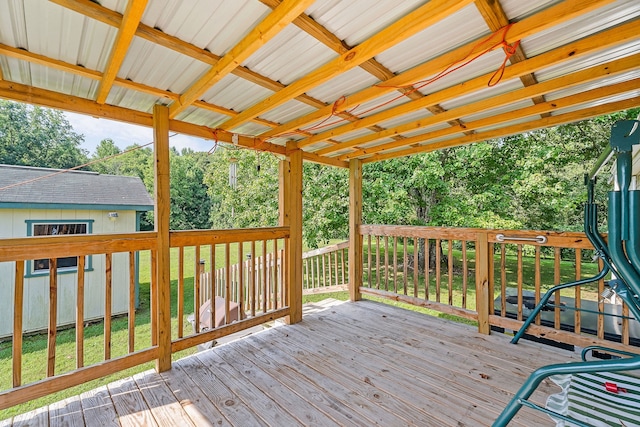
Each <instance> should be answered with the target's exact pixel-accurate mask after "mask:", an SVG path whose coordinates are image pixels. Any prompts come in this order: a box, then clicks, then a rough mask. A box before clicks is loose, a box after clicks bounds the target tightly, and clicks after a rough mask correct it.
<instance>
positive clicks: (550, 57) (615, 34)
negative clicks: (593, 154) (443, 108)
mask: <svg viewBox="0 0 640 427" xmlns="http://www.w3.org/2000/svg"><path fill="white" fill-rule="evenodd" d="M637 31H640V22H634V23H631V24H627V25H625V26H622V27H621V28H614V29H610V30H607V31H603V32H602V33H598V34H596V35H593V36H590V37H587V38H585V39H582V40H579V41H577V42H574V43H571V44H569V45H566V46H562V47H559V48H556V49H554V50H552V51H549V52H546V53H543V54H540V55H538V56H536V57H534V58H530V59H527V60H526V61H522V62H519V63H517V64H514V65H511V66H509V67H507V68H506V69H505V72H504V77H503V79H504V80H509V79H511V78H515V77H521V76H522V75H526V74H527V73H531V72H534V71H538V70H540V69H543V68H547V67H550V66H552V65H554V64H557V63H558V62H560V61H562V60H565V59H566V58H567V57H570V56H576V55H585V54H587V53H591V52H594V51H598V50H601V49H602V48H603V44H604V43H610V44H617V43H621V42H624V41H628V40H629V39H630V38H636V37H637ZM492 75H493V73H491V72H490V73H487V74H484V75H482V76H479V77H476V78H474V79H471V80H468V81H466V82H463V83H460V84H458V85H455V86H451V87H448V88H446V89H443V90H440V91H438V92H434V93H431V94H429V95H428V96H426V97H424V98H422V99H420V100H415V101H410V102H406V103H404V104H401V105H398V106H396V107H392V108H389V109H386V110H384V111H381V112H379V113H376V114H372V115H370V116H368V117H365V118H362V119H360V120H358V121H355V122H352V123H348V124H345V125H342V126H338V127H336V128H333V129H331V130H329V131H326V132H322V133H319V134H317V135H314V136H313V137H310V138H306V139H303V140H300V141H298V146H300V147H305V146H308V145H310V144H314V143H317V142H320V141H323V140H325V139H326V138H333V137H337V136H340V135H343V134H345V133H349V132H353V131H355V130H358V129H362V128H364V127H367V126H369V125H370V124H372V123H379V122H383V121H386V120H389V119H392V118H394V117H398V116H402V115H404V114H407V113H410V112H412V111H416V110H418V109H420V108H425V107H427V106H429V105H437V103H440V102H445V101H449V100H451V99H455V98H457V97H460V96H463V95H466V94H469V93H473V92H475V91H478V90H481V89H484V88H486V85H487V81H489V79H490V78H491V76H492ZM535 96H537V95H532V97H535ZM447 113H448V116H439V117H438V118H435V117H432V118H428V120H436V121H438V122H439V123H441V122H444V121H445V120H442V121H440V120H439V118H446V120H447V121H448V120H452V119H455V118H456V117H453V116H451V112H450V111H448V112H447ZM382 132H383V133H379V134H380V135H386V136H392V135H396V133H394V132H390V131H389V129H386V130H384V131H382ZM363 141H364V140H357V142H355V143H354V145H358V144H362V143H363ZM364 142H367V141H364ZM348 146H349V145H348V144H347V143H342V144H338V145H334V146H333V147H329V148H326V149H322V150H319V151H317V154H320V155H324V154H327V153H330V152H333V151H336V150H338V149H342V148H346V147H348ZM334 147H335V149H334Z"/></svg>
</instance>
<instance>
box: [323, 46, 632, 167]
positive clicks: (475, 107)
mask: <svg viewBox="0 0 640 427" xmlns="http://www.w3.org/2000/svg"><path fill="white" fill-rule="evenodd" d="M637 68H640V54H636V55H632V56H628V57H626V58H622V59H618V60H616V61H611V62H608V63H605V64H599V65H596V66H594V67H591V68H586V69H582V70H580V71H577V72H575V73H572V74H567V75H564V76H561V77H557V78H555V79H551V80H547V81H545V82H542V83H537V84H535V85H532V86H528V87H524V88H522V89H518V90H515V91H512V92H508V93H505V94H502V95H498V96H495V97H493V98H486V99H483V100H481V101H477V102H473V103H471V104H467V105H464V106H462V107H458V108H454V109H451V110H449V111H447V112H445V113H442V114H440V115H438V116H431V117H425V118H423V119H420V120H417V121H414V122H409V123H405V124H402V125H400V126H397V127H395V128H391V129H387V130H385V131H382V132H378V133H377V134H374V135H367V136H364V137H360V138H355V139H353V140H350V141H346V142H344V143H341V144H338V145H336V146H331V147H327V148H325V149H322V150H319V151H318V152H317V154H319V155H325V154H327V153H331V152H334V151H337V150H340V149H344V148H347V147H353V146H355V145H362V144H365V143H368V142H371V141H375V140H378V139H382V138H385V137H387V136H389V135H392V134H401V133H404V132H409V131H414V130H417V129H422V128H425V127H429V126H434V125H437V124H439V123H443V122H444V121H446V120H447V119H450V118H461V117H464V116H467V115H470V114H473V113H477V112H480V111H486V110H491V109H494V108H498V107H501V106H504V105H508V104H512V103H515V102H518V101H522V100H526V99H529V98H532V97H534V96H540V95H544V94H547V93H551V92H554V91H557V90H561V89H567V88H570V87H573V86H576V85H580V84H585V83H588V82H591V81H596V80H599V79H602V78H603V77H610V76H614V75H617V74H621V73H624V72H628V71H630V70H634V69H637ZM617 88H621V89H617ZM624 88H625V86H624V85H623V86H618V85H614V86H613V87H612V88H610V87H607V86H604V87H602V88H600V89H602V90H601V91H600V92H594V91H589V92H588V93H589V94H591V95H592V96H598V94H603V96H606V95H607V94H608V95H611V93H610V92H611V91H615V90H621V91H625V90H630V89H624ZM593 94H596V95H593ZM570 99H571V100H573V101H569V102H575V103H582V102H585V100H590V98H589V96H588V95H584V94H583V96H582V97H579V96H578V97H570ZM561 105H562V104H561V103H559V102H556V101H553V102H549V103H546V102H545V103H542V104H537V105H534V107H529V108H522V109H520V110H514V111H511V112H508V113H505V114H501V115H498V116H497V117H498V119H497V120H496V121H495V122H494V123H492V125H494V124H497V123H500V122H502V121H507V120H515V119H518V118H521V117H526V116H528V115H530V114H531V112H532V111H536V110H538V111H539V112H536V113H534V114H541V113H547V112H551V111H553V110H555V109H558V108H563V107H564V106H561ZM501 117H504V118H507V120H502V119H500V118H501ZM486 120H487V119H485V121H486ZM488 120H491V118H489V119H488ZM479 122H482V120H480V121H479ZM478 127H482V126H475V128H476V129H477V128H478ZM473 128H474V126H472V125H470V124H469V123H466V124H465V125H464V127H460V128H458V129H445V130H444V131H445V132H448V131H453V132H454V133H455V132H462V131H467V130H472V129H473ZM438 132H440V131H435V132H433V133H429V134H424V135H416V136H413V137H410V138H406V139H403V140H400V141H394V142H391V143H387V144H381V145H379V146H376V147H372V148H370V149H368V152H369V153H372V152H379V151H384V150H387V149H391V148H397V147H401V146H405V145H410V144H413V143H415V142H422V141H425V140H427V139H431V138H436V137H437V136H432V135H434V134H437V133H438ZM360 151H367V149H364V150H360ZM347 156H349V155H347ZM342 160H344V158H342Z"/></svg>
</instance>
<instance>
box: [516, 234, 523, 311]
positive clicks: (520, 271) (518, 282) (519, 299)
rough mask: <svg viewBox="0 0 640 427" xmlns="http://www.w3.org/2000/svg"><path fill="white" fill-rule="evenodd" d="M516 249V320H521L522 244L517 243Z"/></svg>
mask: <svg viewBox="0 0 640 427" xmlns="http://www.w3.org/2000/svg"><path fill="white" fill-rule="evenodd" d="M517 249H518V266H517V277H518V279H517V280H518V281H517V286H518V320H522V307H523V302H524V295H523V293H522V292H523V290H522V283H523V279H522V276H523V274H522V245H520V244H518V245H517Z"/></svg>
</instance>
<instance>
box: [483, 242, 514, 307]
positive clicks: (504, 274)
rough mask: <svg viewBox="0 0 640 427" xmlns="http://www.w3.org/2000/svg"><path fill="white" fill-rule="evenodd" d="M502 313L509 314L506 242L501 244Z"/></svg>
mask: <svg viewBox="0 0 640 427" xmlns="http://www.w3.org/2000/svg"><path fill="white" fill-rule="evenodd" d="M476 292H477V290H476ZM500 315H501V316H502V317H505V316H506V315H507V247H506V245H505V244H504V243H501V244H500Z"/></svg>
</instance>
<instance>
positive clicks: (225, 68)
mask: <svg viewBox="0 0 640 427" xmlns="http://www.w3.org/2000/svg"><path fill="white" fill-rule="evenodd" d="M312 3H313V0H284V1H283V2H282V3H281V4H280V5H279V6H278V7H277V8H275V9H274V11H273V12H271V13H270V14H269V15H268V16H267V17H266V18H265V19H264V20H263V21H262V22H261V23H260V24H258V25H257V26H256V27H255V28H254V29H253V30H251V31H250V32H249V34H247V35H246V36H245V37H244V38H243V39H242V40H240V42H239V43H238V44H236V45H235V46H234V47H233V48H232V49H231V50H230V51H229V52H228V53H227V54H226V55H224V56H223V57H222V58H221V59H220V61H218V63H217V64H216V65H214V66H213V67H212V68H211V69H210V70H209V71H208V72H207V73H206V74H205V75H204V76H202V77H201V78H200V79H199V80H198V81H196V82H195V83H194V84H192V85H191V87H189V89H187V91H186V92H185V93H183V94H182V95H180V99H179V100H178V101H176V102H174V103H173V104H171V106H170V107H169V109H170V114H169V116H170V117H171V118H175V117H176V116H177V115H178V114H180V113H181V112H182V111H184V110H185V109H186V108H187V107H188V106H189V105H191V104H192V103H193V101H195V100H196V99H197V98H198V97H199V96H201V95H202V94H204V93H205V92H206V91H207V90H209V88H210V87H211V86H213V85H215V84H216V83H217V82H219V81H220V80H221V79H222V78H224V77H225V76H226V75H227V74H229V73H230V72H231V71H233V70H234V69H235V68H236V67H237V66H239V65H240V64H242V63H243V62H244V61H245V60H246V59H247V58H249V56H251V55H252V54H253V53H254V52H256V51H257V50H258V49H260V48H261V47H262V46H264V45H265V44H266V43H267V42H268V41H269V40H271V39H272V38H273V37H275V36H276V35H277V34H278V33H279V32H280V31H282V30H283V29H284V28H285V27H286V26H287V25H289V24H290V23H291V21H293V20H294V19H295V18H296V17H297V16H298V15H300V14H301V13H302V12H304V10H305V9H306V8H307V7H308V6H310V5H311V4H312ZM236 117H237V116H236ZM254 117H255V116H254ZM251 118H252V119H253V117H251Z"/></svg>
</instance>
